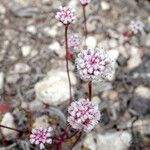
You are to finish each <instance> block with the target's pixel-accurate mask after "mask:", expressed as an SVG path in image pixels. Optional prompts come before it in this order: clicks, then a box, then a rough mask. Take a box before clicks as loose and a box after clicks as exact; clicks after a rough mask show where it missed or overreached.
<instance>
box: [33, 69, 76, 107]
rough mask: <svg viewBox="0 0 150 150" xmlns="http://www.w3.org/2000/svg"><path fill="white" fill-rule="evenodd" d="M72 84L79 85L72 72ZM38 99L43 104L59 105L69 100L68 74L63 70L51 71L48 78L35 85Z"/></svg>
mask: <svg viewBox="0 0 150 150" xmlns="http://www.w3.org/2000/svg"><path fill="white" fill-rule="evenodd" d="M70 77H71V83H72V85H75V84H76V83H77V81H76V77H75V76H74V74H73V73H71V72H70ZM35 93H36V98H37V99H39V100H40V101H42V102H43V103H46V104H50V105H55V106H57V105H59V104H61V103H63V102H64V101H66V100H68V99H69V87H68V78H67V73H66V72H65V71H61V70H51V71H50V72H49V73H48V76H47V77H46V78H45V79H44V80H43V81H40V82H38V83H36V85H35Z"/></svg>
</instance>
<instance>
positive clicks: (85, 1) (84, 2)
mask: <svg viewBox="0 0 150 150" xmlns="http://www.w3.org/2000/svg"><path fill="white" fill-rule="evenodd" d="M80 3H81V4H82V5H83V6H85V5H87V4H89V3H90V0H80Z"/></svg>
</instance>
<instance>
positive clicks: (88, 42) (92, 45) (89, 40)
mask: <svg viewBox="0 0 150 150" xmlns="http://www.w3.org/2000/svg"><path fill="white" fill-rule="evenodd" d="M96 43H97V42H96V39H95V38H94V37H93V36H89V37H87V39H86V46H87V47H90V48H95V47H96Z"/></svg>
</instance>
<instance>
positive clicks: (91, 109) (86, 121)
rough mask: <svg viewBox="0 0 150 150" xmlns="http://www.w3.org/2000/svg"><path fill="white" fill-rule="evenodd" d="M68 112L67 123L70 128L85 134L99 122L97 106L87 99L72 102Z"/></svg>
mask: <svg viewBox="0 0 150 150" xmlns="http://www.w3.org/2000/svg"><path fill="white" fill-rule="evenodd" d="M68 112H69V117H68V122H69V124H70V125H71V126H72V128H74V129H83V130H84V131H85V132H89V131H91V130H92V129H93V128H94V126H95V125H96V124H97V123H98V121H99V120H100V112H99V110H98V106H97V105H94V104H92V102H90V101H89V100H88V99H80V100H79V101H75V102H72V103H71V105H70V107H69V108H68Z"/></svg>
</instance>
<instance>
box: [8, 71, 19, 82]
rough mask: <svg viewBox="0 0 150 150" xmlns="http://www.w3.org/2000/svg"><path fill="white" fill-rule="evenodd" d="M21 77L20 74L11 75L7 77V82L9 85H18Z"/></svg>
mask: <svg viewBox="0 0 150 150" xmlns="http://www.w3.org/2000/svg"><path fill="white" fill-rule="evenodd" d="M19 78H20V76H19V75H18V74H16V73H15V74H10V75H7V77H6V82H7V83H10V84H12V83H16V82H17V81H18V80H19Z"/></svg>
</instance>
